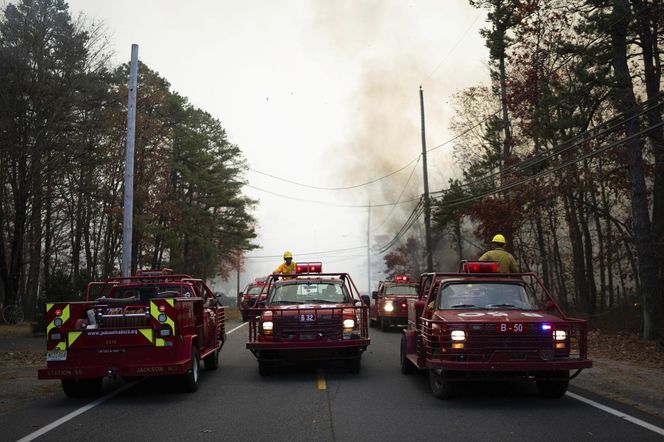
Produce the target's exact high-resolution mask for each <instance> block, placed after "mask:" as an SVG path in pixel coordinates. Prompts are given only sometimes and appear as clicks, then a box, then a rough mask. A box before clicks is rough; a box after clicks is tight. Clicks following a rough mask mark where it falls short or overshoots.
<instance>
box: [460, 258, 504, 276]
mask: <svg viewBox="0 0 664 442" xmlns="http://www.w3.org/2000/svg"><path fill="white" fill-rule="evenodd" d="M463 272H464V273H496V272H498V263H497V262H494V261H468V262H464V263H463Z"/></svg>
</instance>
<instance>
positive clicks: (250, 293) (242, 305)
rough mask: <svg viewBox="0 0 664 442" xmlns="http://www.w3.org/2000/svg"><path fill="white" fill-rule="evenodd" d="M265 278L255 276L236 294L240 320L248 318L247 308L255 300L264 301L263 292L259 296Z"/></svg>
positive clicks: (249, 308) (245, 320)
mask: <svg viewBox="0 0 664 442" xmlns="http://www.w3.org/2000/svg"><path fill="white" fill-rule="evenodd" d="M265 284H266V282H265V278H256V279H255V280H254V282H252V283H250V284H247V286H246V287H245V288H244V290H243V291H241V292H240V294H239V295H238V303H237V304H238V305H237V307H238V309H240V314H241V315H242V320H243V321H244V322H247V320H248V319H249V310H251V309H252V308H253V307H254V304H256V301H257V300H258V301H264V300H265V294H263V295H261V296H260V299H259V295H260V293H261V291H263V287H264V286H265Z"/></svg>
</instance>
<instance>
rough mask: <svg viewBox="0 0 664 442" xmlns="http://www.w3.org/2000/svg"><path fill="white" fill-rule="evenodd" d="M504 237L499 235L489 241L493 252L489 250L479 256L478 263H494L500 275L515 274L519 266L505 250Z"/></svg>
mask: <svg viewBox="0 0 664 442" xmlns="http://www.w3.org/2000/svg"><path fill="white" fill-rule="evenodd" d="M505 242H506V241H505V237H504V236H503V235H501V234H500V233H499V234H497V235H495V236H494V237H493V239H492V240H491V243H492V244H493V246H494V247H493V250H489V251H488V252H486V253H484V254H483V255H482V256H480V258H479V260H480V261H496V262H498V267H499V269H500V272H502V273H517V272H518V271H519V266H518V265H517V263H516V260H515V259H514V256H512V254H511V253H510V252H508V251H506V250H505V248H504V247H505Z"/></svg>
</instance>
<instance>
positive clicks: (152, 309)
mask: <svg viewBox="0 0 664 442" xmlns="http://www.w3.org/2000/svg"><path fill="white" fill-rule="evenodd" d="M163 301H166V302H168V303H169V304H170V305H171V307H173V306H174V305H175V300H174V299H163ZM161 313H162V312H160V311H159V307H158V306H157V304H155V303H154V301H150V316H152V317H153V318H154V319H155V320H156V321H157V322H159V315H160V314H161ZM164 314H165V315H166V313H165V312H164ZM160 324H162V323H161V322H160ZM163 324H168V325H170V326H171V334H172V335H173V336H175V322H173V320H172V319H171V318H169V317H168V315H166V321H164V322H163Z"/></svg>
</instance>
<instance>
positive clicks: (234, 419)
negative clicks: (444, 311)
mask: <svg viewBox="0 0 664 442" xmlns="http://www.w3.org/2000/svg"><path fill="white" fill-rule="evenodd" d="M236 325H237V324H228V325H227V330H231V329H232V328H233V327H235V326H236ZM247 333H248V331H247V327H246V325H245V326H243V327H241V328H240V329H238V330H237V331H235V332H233V333H232V334H230V335H229V337H228V338H229V339H228V340H227V342H226V345H225V346H224V348H223V349H222V353H221V365H220V368H219V370H217V371H214V372H205V371H203V372H202V373H201V382H200V389H199V390H198V392H196V393H191V394H187V393H178V392H172V391H171V388H170V387H171V385H170V384H169V383H168V382H164V381H157V380H144V381H140V382H137V383H135V384H133V385H130V386H128V385H127V384H125V383H124V382H122V381H114V382H111V381H109V382H106V381H105V386H104V390H105V394H106V393H108V392H115V393H116V395H115V396H113V397H112V398H104V397H102V400H101V401H99V402H100V403H98V405H96V403H95V402H94V400H92V399H88V400H72V399H68V398H66V397H65V396H64V394H62V393H58V394H55V395H51V396H47V397H45V398H38V399H35V400H34V401H33V402H31V403H30V405H28V406H26V407H24V408H21V409H19V410H15V411H12V412H9V413H7V414H4V415H0V440H3V441H5V440H18V439H21V438H23V437H26V436H29V435H31V434H32V435H34V432H36V431H39V430H41V429H43V428H45V427H47V426H49V425H51V426H53V425H52V424H53V422H55V421H57V420H58V419H61V418H63V417H65V416H67V415H68V414H70V413H72V412H76V411H77V410H78V413H80V414H78V415H77V416H75V417H73V418H70V419H66V420H65V421H64V422H63V423H62V424H61V425H58V426H55V427H54V428H53V429H51V430H50V431H48V432H46V433H44V434H43V435H41V436H40V437H38V438H37V440H50V441H59V442H61V441H67V442H69V441H90V440H108V441H135V440H140V441H165V440H168V441H177V440H210V441H219V440H229V441H244V440H247V441H249V440H250V441H260V440H270V441H275V440H288V441H300V440H301V441H330V440H339V441H355V440H363V441H374V440H376V441H392V440H409V441H410V440H424V439H436V440H442V439H445V440H469V441H477V440H492V441H496V440H497V441H500V440H518V441H523V440H528V441H536V440H546V441H551V440H561V441H562V440H564V441H569V440H574V441H577V440H602V441H612V440H615V441H626V440H635V441H636V440H638V441H649V440H664V436H663V435H662V433H660V434H658V433H657V432H656V431H657V430H655V431H653V430H651V429H647V428H643V427H642V426H639V425H636V424H634V423H632V422H629V421H627V420H625V419H624V418H620V417H616V416H615V415H612V414H610V413H607V412H606V411H603V410H600V409H598V408H596V407H593V406H591V405H588V404H586V403H584V402H581V401H579V400H577V399H575V398H572V397H569V396H566V397H564V398H562V399H558V400H547V399H544V398H541V397H539V395H538V393H537V389H536V388H535V386H534V385H529V384H523V383H508V384H506V383H474V384H471V385H468V386H466V387H465V388H464V389H463V390H462V393H461V396H460V397H459V398H456V399H454V400H450V401H441V400H439V399H436V398H435V397H434V396H433V395H432V394H431V392H430V390H429V385H428V378H427V376H423V375H410V376H405V375H402V374H401V373H400V371H399V365H398V354H399V339H400V333H399V332H398V331H394V332H391V333H383V332H380V331H377V330H374V329H372V330H371V338H372V344H371V345H370V347H369V351H367V353H365V355H364V357H363V360H362V370H361V372H360V374H357V375H353V374H349V373H346V372H345V370H344V368H343V366H341V365H335V364H321V365H304V366H286V367H282V368H281V369H279V370H278V371H277V372H276V373H274V374H273V375H272V376H270V377H261V376H259V374H258V367H257V363H256V361H255V359H254V357H253V355H252V354H251V353H250V352H249V351H248V350H246V349H245V346H244V344H245V341H246V339H247ZM581 376H583V374H582V375H581ZM123 388H124V390H121V389H123ZM571 391H573V392H575V393H576V394H579V395H581V396H583V397H586V398H589V399H592V400H595V401H597V402H601V403H602V404H604V405H607V406H609V407H612V408H613V409H614V410H617V411H619V412H624V413H628V414H629V415H630V416H634V417H636V418H639V419H641V420H643V421H645V422H647V423H649V424H651V425H654V426H655V427H656V428H659V429H660V431H664V430H662V428H664V421H662V420H659V419H656V418H653V417H652V416H649V415H645V414H642V413H638V412H637V411H634V410H632V409H629V408H628V407H624V406H622V405H619V404H616V403H612V402H609V401H607V400H605V399H601V398H598V397H595V396H591V395H590V394H589V393H586V392H584V391H580V390H578V389H574V388H572V389H571ZM86 406H88V408H89V409H87V410H85V409H84V410H81V408H82V407H86ZM81 411H83V412H81Z"/></svg>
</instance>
